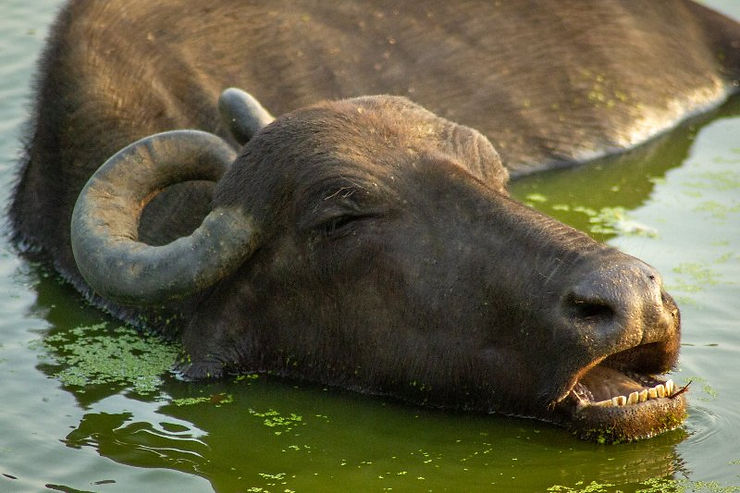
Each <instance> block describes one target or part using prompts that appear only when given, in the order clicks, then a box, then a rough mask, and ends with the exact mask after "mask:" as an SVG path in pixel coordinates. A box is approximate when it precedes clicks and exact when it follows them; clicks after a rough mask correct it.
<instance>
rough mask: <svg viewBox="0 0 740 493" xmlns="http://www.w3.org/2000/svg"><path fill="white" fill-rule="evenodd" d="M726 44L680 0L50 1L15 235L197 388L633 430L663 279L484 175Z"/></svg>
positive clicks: (661, 312)
mask: <svg viewBox="0 0 740 493" xmlns="http://www.w3.org/2000/svg"><path fill="white" fill-rule="evenodd" d="M739 43H740V27H739V26H738V24H736V23H734V22H733V21H731V20H729V19H726V18H724V17H722V16H720V15H719V14H717V13H715V12H713V11H711V10H709V9H706V8H704V7H702V6H699V5H696V4H693V3H690V2H688V1H675V2H649V3H648V2H636V1H635V2H630V1H624V2H608V3H607V2H584V3H582V4H579V5H577V6H576V5H575V4H574V3H572V2H561V1H560V0H552V1H542V2H488V1H486V2H482V1H481V2H474V1H471V2H462V3H455V2H423V3H420V4H415V3H414V2H398V3H395V2H386V1H383V0H375V1H365V2H359V1H347V2H342V3H339V4H337V3H334V2H329V3H327V2H319V1H310V0H305V1H290V2H287V1H286V2H279V1H274V0H271V1H269V2H268V1H266V2H241V1H236V0H235V1H229V0H218V1H215V2H210V3H209V4H208V6H206V5H205V4H202V5H201V4H195V3H193V2H189V1H185V0H182V1H176V0H173V1H169V2H149V1H145V0H110V1H106V2H89V1H82V0H79V1H72V2H70V3H69V4H67V5H66V6H65V8H63V9H62V11H61V13H60V15H59V18H58V20H57V22H56V24H55V26H54V27H53V30H52V33H51V36H50V39H49V42H48V46H47V48H46V51H45V52H44V55H43V57H42V60H41V65H40V69H41V70H40V72H41V73H40V77H39V83H38V90H37V98H36V104H35V109H34V113H33V121H32V125H31V133H30V135H29V137H28V145H27V152H26V157H25V160H24V163H23V167H22V170H21V173H20V176H19V181H18V184H17V187H16V191H15V195H14V199H13V203H12V205H11V210H10V217H11V222H12V226H13V231H14V238H15V240H16V242H17V243H18V244H19V245H21V246H23V247H26V250H28V251H31V252H36V253H37V254H40V255H42V256H43V257H44V258H46V259H49V260H50V261H51V262H53V264H54V265H55V267H56V269H57V270H58V271H59V272H60V273H61V274H62V276H64V277H65V278H66V279H67V280H69V281H70V282H71V283H72V284H74V285H75V286H76V287H77V288H78V289H79V290H80V291H81V292H82V293H84V294H85V295H86V296H88V297H89V298H90V299H91V300H92V301H93V302H94V303H96V304H98V305H99V306H101V307H105V308H107V309H108V310H109V311H111V312H112V313H114V314H116V315H117V316H120V317H121V318H123V319H126V320H128V321H131V322H133V323H136V324H139V325H143V326H146V327H149V328H151V329H153V330H158V331H161V332H163V333H165V334H168V335H177V336H179V337H181V339H182V341H183V344H184V347H185V349H186V351H187V353H188V357H189V360H188V361H187V362H185V363H184V365H183V373H184V374H185V375H186V376H188V377H190V378H199V377H207V376H210V377H215V376H219V375H222V374H223V373H224V372H236V371H269V372H273V373H276V374H280V375H287V376H291V377H298V378H304V379H310V380H313V381H318V382H322V383H326V384H331V385H337V386H342V387H346V388H352V389H356V390H359V391H362V392H368V393H377V394H388V395H393V396H396V397H399V398H402V399H406V400H409V401H413V402H418V403H425V404H429V405H435V406H444V407H452V408H462V409H471V410H478V411H485V412H500V413H505V414H513V415H522V416H531V417H536V418H539V419H543V420H547V421H551V422H555V423H558V424H561V425H563V426H565V427H567V428H569V429H571V430H573V431H574V432H575V433H577V434H578V435H579V436H582V437H585V438H600V439H605V440H631V439H636V438H641V437H647V436H651V435H654V434H656V433H659V432H661V431H664V430H667V429H672V428H674V427H676V426H678V424H679V423H680V422H681V421H682V419H683V417H684V415H685V406H686V403H685V399H684V396H683V395H682V392H681V390H680V389H677V388H676V387H675V385H673V383H672V382H670V381H665V380H664V377H661V376H660V374H662V373H664V372H666V371H668V370H669V369H671V367H672V366H673V365H674V364H675V362H676V358H677V355H678V349H679V339H680V321H679V312H678V308H677V307H676V305H675V303H674V302H673V300H672V299H671V297H670V296H669V295H668V294H667V293H666V292H665V291H664V290H663V289H662V285H661V280H660V276H659V274H658V273H657V272H655V270H654V269H652V268H651V267H650V266H648V265H646V264H644V263H643V262H641V261H639V260H637V259H635V258H633V257H630V256H628V255H625V254H623V253H620V252H618V251H616V250H615V249H613V248H610V247H607V246H605V245H601V244H598V243H596V242H594V241H593V240H591V239H590V238H588V237H587V236H586V235H584V234H582V233H580V232H578V231H576V230H574V229H572V228H569V227H567V226H565V225H563V224H561V223H559V222H557V221H555V220H554V219H551V218H549V217H546V216H544V215H542V214H540V213H538V212H536V211H534V210H532V209H530V208H527V207H525V206H524V205H521V204H519V203H517V202H516V201H514V200H512V199H511V198H510V197H509V196H508V193H507V191H506V185H507V181H508V178H509V175H510V174H511V175H513V176H516V175H521V174H525V173H530V172H533V171H537V170H541V169H545V168H549V167H553V166H559V165H566V164H573V163H576V162H580V161H584V160H587V159H590V158H593V157H595V156H599V155H604V154H607V153H613V152H618V151H620V150H623V149H625V148H628V147H631V146H634V145H637V144H639V143H641V142H643V141H645V140H646V139H648V138H650V137H651V136H653V135H655V134H657V133H659V132H661V131H664V130H665V129H667V128H670V127H671V126H674V125H676V124H677V123H678V122H679V121H681V120H682V119H685V118H686V117H688V116H690V115H692V114H695V113H697V112H700V111H704V110H706V109H708V108H710V107H712V106H716V105H717V104H719V103H720V102H722V101H723V100H724V99H725V98H726V97H727V96H728V95H729V94H731V93H732V92H733V91H735V90H736V89H737V86H738V81H737V78H738V76H740V57H739V56H738V53H739V52H740V49H738V47H739V46H740V45H739ZM231 86H237V87H243V88H246V89H247V90H249V91H250V92H251V93H252V94H253V95H254V96H256V99H255V98H253V97H252V96H250V95H248V94H246V93H243V92H241V91H239V90H235V89H230V90H227V91H226V92H224V94H223V96H222V97H221V99H220V101H221V103H220V107H221V108H220V110H219V104H217V103H216V101H217V100H218V97H219V94H220V93H221V92H222V91H223V90H224V88H227V87H231ZM378 93H383V94H394V95H395V96H366V95H368V94H378ZM399 95H403V96H407V97H408V98H409V99H407V98H405V97H400V96H399ZM346 98H350V99H346ZM322 99H328V100H333V101H328V102H327V101H324V102H318V103H317V101H320V100H322ZM411 100H414V101H416V102H418V103H421V104H423V105H424V106H425V107H428V108H430V109H431V110H433V111H434V113H433V112H430V111H428V110H426V109H424V108H423V107H422V106H419V105H417V104H416V103H413V102H411ZM258 101H261V102H262V103H263V104H264V105H265V107H267V108H270V109H271V110H272V111H273V112H274V113H275V114H278V115H280V116H279V117H278V118H277V119H275V120H274V121H273V118H272V116H271V115H270V113H269V112H268V111H267V110H265V109H264V108H263V107H262V106H261V104H260V102H258ZM438 115H440V116H438ZM453 120H454V121H455V122H459V123H453ZM473 128H476V129H477V130H473ZM180 129H186V130H180ZM129 144H130V145H129ZM492 144H493V145H492ZM119 149H122V150H120V152H119ZM111 156H112V157H111ZM108 158H110V159H108ZM104 162H105V164H103V166H102V167H100V169H98V167H99V166H100V165H101V164H102V163H104ZM96 170H97V171H96ZM91 176H92V178H91ZM88 180H89V181H88ZM83 187H84V189H83ZM78 198H79V200H78ZM75 204H76V206H75ZM73 209H74V214H73ZM70 222H71V224H72V228H71V229H70ZM70 231H71V233H70Z"/></svg>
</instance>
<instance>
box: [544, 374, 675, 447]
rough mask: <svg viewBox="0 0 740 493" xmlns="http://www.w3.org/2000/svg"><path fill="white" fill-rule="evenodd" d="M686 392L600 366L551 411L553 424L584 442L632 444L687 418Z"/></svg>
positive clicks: (647, 377)
mask: <svg viewBox="0 0 740 493" xmlns="http://www.w3.org/2000/svg"><path fill="white" fill-rule="evenodd" d="M686 390H687V386H684V387H682V388H678V387H677V386H676V385H675V384H674V383H673V381H672V380H664V379H663V378H661V377H657V376H654V375H641V374H638V373H632V372H623V371H619V370H615V369H613V368H609V367H606V366H603V365H597V366H595V367H593V368H592V369H590V370H589V371H588V372H587V373H586V374H584V375H583V376H582V377H581V378H580V379H579V380H578V381H577V382H576V384H575V385H574V386H573V388H572V389H571V390H570V391H569V392H568V394H567V395H566V397H565V398H564V399H562V400H561V401H560V402H558V403H557V404H556V405H555V406H554V408H553V411H554V412H555V415H556V418H555V421H556V422H557V423H558V424H560V425H562V426H564V427H566V428H567V429H569V430H570V431H572V432H573V433H574V434H575V435H577V436H578V437H579V438H581V439H584V440H590V441H596V442H599V443H620V442H631V441H634V440H640V439H645V438H651V437H653V436H656V435H659V434H661V433H664V432H667V431H670V430H674V429H676V428H678V427H679V426H680V425H681V423H682V422H683V421H684V419H685V418H686V415H687V414H686V398H685V396H684V393H685V392H686Z"/></svg>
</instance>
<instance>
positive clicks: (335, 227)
mask: <svg viewBox="0 0 740 493" xmlns="http://www.w3.org/2000/svg"><path fill="white" fill-rule="evenodd" d="M363 217H365V216H353V215H349V214H347V215H342V216H336V217H333V218H331V219H329V220H328V221H324V222H323V223H321V225H320V226H319V229H320V231H321V234H322V235H324V236H326V237H330V236H334V235H336V234H338V232H339V231H341V230H342V229H343V228H345V227H346V226H348V225H349V224H351V223H353V222H354V221H356V220H358V219H361V218H363Z"/></svg>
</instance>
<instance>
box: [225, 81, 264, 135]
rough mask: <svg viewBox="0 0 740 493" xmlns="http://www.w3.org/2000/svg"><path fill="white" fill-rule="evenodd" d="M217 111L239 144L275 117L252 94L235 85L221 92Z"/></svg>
mask: <svg viewBox="0 0 740 493" xmlns="http://www.w3.org/2000/svg"><path fill="white" fill-rule="evenodd" d="M218 111H219V113H221V119H222V120H223V122H224V124H226V126H227V127H228V129H229V131H230V132H231V135H232V136H233V137H234V139H236V141H237V142H238V143H239V145H244V144H246V143H247V142H248V141H249V139H251V138H252V137H253V136H254V134H256V133H257V132H258V131H259V130H260V129H262V128H263V127H266V126H267V125H269V124H270V123H272V121H273V120H274V119H275V118H274V117H273V116H272V115H271V114H270V112H269V111H267V110H266V109H265V108H264V107H263V106H262V105H261V104H260V102H259V101H257V99H256V98H254V96H252V95H251V94H249V93H247V92H245V91H242V90H241V89H237V88H236V87H230V88H228V89H226V90H225V91H224V92H222V93H221V96H220V97H219V98H218Z"/></svg>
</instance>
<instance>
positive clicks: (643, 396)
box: [591, 380, 676, 407]
mask: <svg viewBox="0 0 740 493" xmlns="http://www.w3.org/2000/svg"><path fill="white" fill-rule="evenodd" d="M675 390H676V386H675V384H674V383H673V380H668V381H667V382H666V383H664V384H659V385H656V386H655V387H651V388H649V389H644V390H642V391H640V392H632V393H631V394H630V395H629V396H623V395H618V396H616V397H612V398H611V399H605V400H603V401H599V402H594V403H592V404H591V405H592V406H599V407H613V406H626V405H627V404H637V403H638V402H645V401H648V400H651V399H658V398H660V397H670V396H672V395H673V394H674V393H675Z"/></svg>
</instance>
